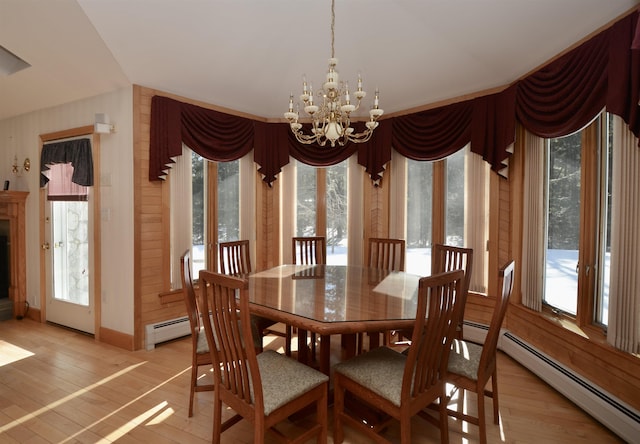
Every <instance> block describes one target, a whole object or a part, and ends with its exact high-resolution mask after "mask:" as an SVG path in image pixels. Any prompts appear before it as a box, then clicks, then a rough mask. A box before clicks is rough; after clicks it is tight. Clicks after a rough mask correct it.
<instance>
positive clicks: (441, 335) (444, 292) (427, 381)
mask: <svg viewBox="0 0 640 444" xmlns="http://www.w3.org/2000/svg"><path fill="white" fill-rule="evenodd" d="M463 280H464V272H463V271H462V270H456V271H449V272H446V273H440V274H436V275H433V276H427V277H423V278H421V279H420V282H419V285H418V307H417V309H416V322H415V326H414V329H413V335H412V338H411V346H410V347H409V353H408V356H407V361H406V364H405V368H404V375H403V380H402V394H401V399H403V400H405V399H410V398H414V399H415V398H418V397H420V395H421V394H423V393H425V392H427V391H429V390H430V389H432V388H437V387H436V386H437V385H438V384H441V383H442V384H443V383H444V382H443V381H444V378H445V377H446V373H447V364H448V361H449V352H450V351H451V343H452V341H453V338H454V336H455V330H456V319H457V317H456V316H457V314H458V313H457V311H458V310H459V309H460V308H461V305H460V298H459V297H460V292H461V291H462V281H463Z"/></svg>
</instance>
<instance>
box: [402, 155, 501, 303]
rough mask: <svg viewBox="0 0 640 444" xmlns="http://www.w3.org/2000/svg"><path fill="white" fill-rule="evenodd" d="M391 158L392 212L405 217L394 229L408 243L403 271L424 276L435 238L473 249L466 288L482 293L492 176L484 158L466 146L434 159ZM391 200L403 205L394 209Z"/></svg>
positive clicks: (484, 285)
mask: <svg viewBox="0 0 640 444" xmlns="http://www.w3.org/2000/svg"><path fill="white" fill-rule="evenodd" d="M394 156H395V157H394V158H393V162H394V168H393V172H394V174H396V177H395V178H393V186H392V187H393V188H394V190H393V191H392V192H391V195H392V196H395V197H393V198H392V202H391V205H392V209H391V212H392V214H395V213H398V214H400V213H401V214H403V215H404V220H403V222H402V223H403V225H402V228H401V229H399V230H396V232H397V233H399V234H398V237H404V238H405V239H406V241H407V252H406V261H405V263H406V266H405V268H406V270H407V271H408V272H410V273H415V274H419V275H422V276H425V275H428V274H429V273H430V272H431V246H432V245H433V243H434V242H435V243H446V244H448V245H455V246H461V247H469V248H473V250H474V257H473V274H472V278H471V286H470V289H471V290H472V291H476V292H480V293H486V288H487V276H488V270H487V267H486V263H487V256H488V252H487V251H486V250H487V249H486V244H487V236H488V235H487V233H488V214H489V198H488V193H489V191H488V184H489V176H490V170H489V167H488V165H487V164H486V162H484V161H483V160H482V159H481V158H480V156H478V155H476V154H473V153H471V151H470V150H469V148H468V147H467V148H465V149H462V150H459V151H457V152H456V153H454V154H452V155H451V156H449V157H447V158H446V159H443V160H441V161H436V162H428V161H415V160H411V159H405V158H403V157H402V156H400V155H399V154H397V153H396V154H395V155H394ZM404 196H406V199H405V197H404ZM394 200H395V201H398V200H402V202H403V205H404V206H401V207H398V208H394V202H393V201H394ZM400 217H401V216H400ZM400 217H399V216H394V218H400Z"/></svg>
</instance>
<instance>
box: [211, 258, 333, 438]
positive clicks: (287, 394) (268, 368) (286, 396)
mask: <svg viewBox="0 0 640 444" xmlns="http://www.w3.org/2000/svg"><path fill="white" fill-rule="evenodd" d="M247 288H248V281H247V280H245V279H240V278H237V277H233V276H227V275H223V274H220V273H213V272H211V271H207V270H203V271H201V272H200V289H201V304H202V309H203V311H210V313H211V316H210V317H207V318H206V320H205V322H204V328H205V332H206V335H207V341H208V343H209V349H210V350H211V354H212V356H211V359H212V361H213V362H219V363H220V365H216V366H215V367H214V374H215V377H214V385H215V390H214V405H213V442H214V443H220V442H221V435H222V433H223V432H224V431H225V430H227V429H228V428H229V427H231V426H232V425H233V424H235V423H237V422H238V421H239V420H241V419H242V418H244V419H245V420H248V421H249V422H251V423H252V426H253V427H252V429H253V430H254V436H253V440H252V442H254V443H264V439H265V434H266V432H267V431H272V432H274V433H275V434H276V435H277V436H279V437H283V435H284V433H281V431H279V430H277V429H276V428H275V426H276V425H278V424H280V423H282V422H283V421H286V420H288V418H289V417H290V416H291V415H293V414H294V413H298V412H300V411H302V410H303V409H306V408H308V407H313V410H314V411H315V416H316V421H315V423H314V424H313V425H309V427H305V428H304V429H303V430H304V431H303V432H302V433H301V434H300V435H299V436H297V437H296V438H295V439H294V440H291V441H288V442H295V443H302V442H306V441H307V440H309V439H310V438H312V437H314V436H316V437H317V442H318V443H322V444H326V442H327V398H328V385H329V378H328V376H326V375H325V374H323V373H321V372H319V371H317V370H314V369H312V368H311V367H308V366H306V365H304V364H301V363H299V362H297V361H295V360H293V359H291V358H288V357H286V356H284V355H281V354H279V353H277V352H275V351H273V350H267V351H265V352H263V353H260V354H256V352H255V349H253V348H252V347H245V346H244V344H247V343H250V342H251V338H252V333H251V329H250V321H249V314H250V313H249V296H248V292H247ZM223 403H224V404H226V405H227V406H228V407H230V408H232V409H233V410H235V412H236V415H234V416H233V417H231V418H230V419H228V420H226V421H225V422H224V423H223V422H222V411H223V409H222V404H223Z"/></svg>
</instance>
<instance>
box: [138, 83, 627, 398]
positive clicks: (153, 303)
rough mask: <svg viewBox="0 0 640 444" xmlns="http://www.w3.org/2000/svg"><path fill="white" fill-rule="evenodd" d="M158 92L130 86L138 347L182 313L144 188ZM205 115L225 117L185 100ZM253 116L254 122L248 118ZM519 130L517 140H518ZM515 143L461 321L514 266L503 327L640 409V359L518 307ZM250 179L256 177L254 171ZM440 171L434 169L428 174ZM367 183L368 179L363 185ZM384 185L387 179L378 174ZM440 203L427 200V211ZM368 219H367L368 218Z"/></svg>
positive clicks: (152, 195) (381, 215)
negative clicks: (485, 280) (150, 328)
mask: <svg viewBox="0 0 640 444" xmlns="http://www.w3.org/2000/svg"><path fill="white" fill-rule="evenodd" d="M154 94H161V95H165V96H169V97H172V96H171V95H170V94H166V93H163V92H159V91H154V90H152V89H148V88H143V87H135V88H134V134H135V136H134V139H135V140H134V144H135V155H134V162H135V182H134V183H135V198H134V202H135V204H134V208H135V215H134V221H135V248H134V254H135V276H136V282H135V310H136V313H135V323H136V324H135V343H136V347H137V348H141V347H142V345H143V339H144V338H143V331H144V325H146V324H148V323H150V322H156V321H160V320H166V319H171V318H174V317H177V316H181V315H183V314H184V307H183V302H182V298H181V295H177V296H179V297H174V298H163V299H164V300H165V301H168V302H161V300H162V299H161V298H160V297H159V295H160V294H161V293H163V292H167V291H169V290H170V288H169V287H168V285H169V284H168V282H169V278H168V276H167V271H164V270H168V265H167V264H166V261H168V260H169V259H168V258H169V244H168V232H169V231H168V230H169V207H168V196H167V195H168V187H167V186H166V185H165V184H163V183H162V182H149V180H148V176H149V174H148V162H149V119H150V107H151V97H153V95H154ZM173 97H174V98H176V99H178V100H182V101H185V102H190V103H195V104H197V105H200V106H204V107H208V108H211V109H216V110H219V111H220V110H221V111H224V112H229V110H223V109H221V108H219V107H214V106H211V105H207V104H202V103H199V102H194V101H189V100H188V99H185V98H181V97H176V96H173ZM254 118H255V117H254ZM521 136H522V132H521V130H520V129H519V130H518V133H517V136H516V138H517V140H518V139H521ZM519 149H521V146H520V145H519V143H518V141H517V142H516V145H515V150H514V155H513V156H512V157H511V159H510V167H509V178H508V179H505V178H502V177H498V175H497V174H495V173H492V178H491V202H490V210H491V219H490V225H491V226H490V241H489V246H488V248H489V273H490V285H489V297H486V296H481V295H470V298H469V300H468V305H467V308H466V311H465V312H466V317H467V319H470V320H473V321H476V322H480V323H484V324H488V323H489V320H490V317H491V313H492V310H493V304H494V301H495V299H494V298H493V296H492V295H495V294H496V289H497V280H498V269H499V268H500V265H501V264H504V263H505V262H506V261H507V260H509V259H511V258H514V259H515V260H516V280H515V286H514V294H513V297H512V304H511V307H510V309H509V312H508V313H507V320H506V323H505V326H506V327H507V328H508V329H509V330H511V331H512V332H513V333H514V334H515V335H517V336H519V337H520V338H522V339H524V340H525V341H527V342H529V343H530V344H532V345H533V346H535V347H537V348H539V349H540V350H542V351H543V352H545V353H547V354H548V355H550V356H551V357H553V358H554V359H557V360H558V361H560V362H562V363H563V364H565V365H566V366H568V367H569V368H571V369H573V370H574V371H576V372H578V373H580V374H582V375H584V376H585V377H587V378H588V379H590V380H591V381H592V382H593V383H595V384H597V385H599V386H600V387H602V388H604V389H605V390H607V391H608V392H610V393H612V394H614V395H616V396H618V397H619V398H620V399H622V400H623V401H625V402H627V403H629V404H630V405H632V406H633V407H635V408H637V409H640V358H638V357H636V356H632V355H628V354H625V353H621V352H618V351H617V350H615V349H613V348H612V347H610V346H609V345H607V344H606V341H604V336H603V335H602V333H598V332H597V331H593V332H591V331H590V332H579V331H576V329H571V328H567V327H566V324H564V323H562V322H559V321H558V320H554V319H551V318H550V317H549V315H547V314H544V313H534V312H531V311H530V310H527V309H525V308H523V307H522V306H521V304H520V301H521V290H520V277H519V271H518V267H519V265H520V263H519V262H520V261H519V258H520V254H521V246H520V243H521V239H522V228H521V227H522V205H521V202H522V156H521V155H520V153H519ZM256 174H257V173H256ZM437 174H439V170H437V169H436V170H435V171H434V175H437ZM367 181H368V179H367ZM384 182H385V183H387V185H388V177H387V175H385V181H384ZM256 183H257V185H256V208H257V214H258V216H257V218H256V219H257V220H256V253H257V254H256V256H257V257H256V262H255V268H256V269H264V268H268V267H271V266H274V265H277V264H279V263H280V253H279V252H280V251H281V246H280V243H281V239H280V237H281V234H280V230H279V228H278V227H279V225H280V206H279V205H280V204H279V195H280V192H279V186H280V184H279V181H276V182H275V183H274V186H273V187H272V188H269V187H268V186H266V185H265V184H264V183H263V182H262V181H261V180H260V178H258V179H257V181H256ZM387 188H388V187H385V186H384V185H383V186H382V187H378V188H375V187H373V186H372V185H371V182H370V181H368V182H367V184H366V186H365V199H364V212H365V224H364V231H365V233H364V234H365V237H366V236H387V234H388V232H389V210H388V209H389V192H388V189H387ZM437 204H439V203H438V202H434V205H437ZM367 215H368V216H367Z"/></svg>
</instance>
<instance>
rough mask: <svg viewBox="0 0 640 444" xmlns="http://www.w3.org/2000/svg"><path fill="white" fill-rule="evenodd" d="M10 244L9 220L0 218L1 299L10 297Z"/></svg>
mask: <svg viewBox="0 0 640 444" xmlns="http://www.w3.org/2000/svg"><path fill="white" fill-rule="evenodd" d="M9 246H10V242H9V221H8V220H0V300H3V299H9V286H10V285H11V278H10V276H11V274H10V267H11V264H10V259H9V257H10V256H9V254H10V251H9Z"/></svg>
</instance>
